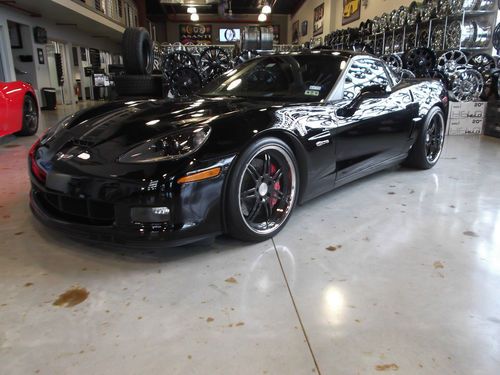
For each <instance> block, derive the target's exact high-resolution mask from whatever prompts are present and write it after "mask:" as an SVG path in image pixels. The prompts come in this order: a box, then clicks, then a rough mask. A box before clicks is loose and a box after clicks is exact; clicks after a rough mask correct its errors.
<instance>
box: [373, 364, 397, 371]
mask: <svg viewBox="0 0 500 375" xmlns="http://www.w3.org/2000/svg"><path fill="white" fill-rule="evenodd" d="M375 370H377V371H398V370H399V366H398V365H397V364H395V363H388V364H384V365H376V366H375Z"/></svg>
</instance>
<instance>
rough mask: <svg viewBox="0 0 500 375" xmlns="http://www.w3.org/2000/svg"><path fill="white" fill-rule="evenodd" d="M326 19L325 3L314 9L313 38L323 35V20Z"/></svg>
mask: <svg viewBox="0 0 500 375" xmlns="http://www.w3.org/2000/svg"><path fill="white" fill-rule="evenodd" d="M324 18H325V3H323V4H321V5H318V6H317V7H316V8H314V25H313V36H318V35H321V34H323V19H324Z"/></svg>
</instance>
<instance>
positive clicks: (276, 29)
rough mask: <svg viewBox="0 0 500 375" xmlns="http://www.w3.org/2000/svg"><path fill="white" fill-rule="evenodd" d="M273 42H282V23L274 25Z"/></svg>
mask: <svg viewBox="0 0 500 375" xmlns="http://www.w3.org/2000/svg"><path fill="white" fill-rule="evenodd" d="M273 44H280V25H273Z"/></svg>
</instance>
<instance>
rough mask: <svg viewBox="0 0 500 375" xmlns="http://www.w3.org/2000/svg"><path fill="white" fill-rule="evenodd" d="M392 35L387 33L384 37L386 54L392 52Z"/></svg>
mask: <svg viewBox="0 0 500 375" xmlns="http://www.w3.org/2000/svg"><path fill="white" fill-rule="evenodd" d="M392 43H393V39H392V35H389V36H388V37H386V38H385V44H384V54H385V55H387V54H389V53H392Z"/></svg>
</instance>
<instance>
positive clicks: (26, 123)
mask: <svg viewBox="0 0 500 375" xmlns="http://www.w3.org/2000/svg"><path fill="white" fill-rule="evenodd" d="M37 130H38V108H37V105H36V101H35V99H34V98H33V97H32V96H31V95H26V96H25V97H24V102H23V126H22V128H21V131H20V132H19V135H33V134H35V133H36V132H37Z"/></svg>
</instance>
